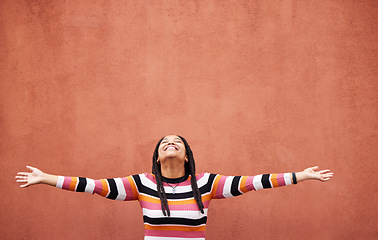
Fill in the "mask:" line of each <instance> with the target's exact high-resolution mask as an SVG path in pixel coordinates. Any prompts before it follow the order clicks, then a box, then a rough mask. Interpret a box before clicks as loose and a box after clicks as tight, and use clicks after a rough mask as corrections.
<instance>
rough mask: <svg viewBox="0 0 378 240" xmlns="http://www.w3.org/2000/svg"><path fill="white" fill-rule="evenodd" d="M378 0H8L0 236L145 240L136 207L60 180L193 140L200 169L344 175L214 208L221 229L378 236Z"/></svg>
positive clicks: (102, 173)
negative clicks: (162, 142)
mask: <svg viewBox="0 0 378 240" xmlns="http://www.w3.org/2000/svg"><path fill="white" fill-rule="evenodd" d="M377 12H378V4H377V1H373V0H371V1H352V0H349V1H310V0H308V1H289V0H284V1H248V0H238V1H236V0H235V1H215V0H213V1H177V0H176V1H173V0H167V1H113V0H112V1H104V0H99V1H48V0H45V1H36V0H35V1H13V0H12V1H11V0H2V1H0V17H1V19H0V24H1V25H0V61H1V62H0V70H1V72H0V74H1V75H0V131H1V133H0V154H1V155H0V156H1V162H0V170H1V178H0V183H1V188H2V194H1V195H0V200H1V214H0V232H1V237H0V238H1V239H141V238H142V236H143V224H142V215H141V210H140V209H139V205H138V203H137V202H118V201H111V200H107V199H104V198H102V197H100V196H91V195H90V194H80V193H72V192H67V191H62V190H59V189H54V188H52V187H48V186H35V187H31V188H27V189H20V188H19V187H18V185H19V184H17V183H15V180H14V176H15V174H16V173H17V172H18V171H20V170H23V169H24V166H25V165H27V164H30V165H31V166H35V167H39V168H41V169H42V170H44V171H46V172H49V173H54V174H61V175H71V176H86V177H92V178H101V177H104V178H105V177H118V176H126V175H129V174H135V173H140V172H145V171H147V172H150V171H151V157H152V151H153V149H154V146H155V143H156V142H157V141H158V139H159V138H160V137H162V136H164V135H166V134H170V133H178V134H181V135H183V136H184V137H186V138H187V139H188V141H189V143H190V144H191V146H192V149H193V151H194V154H195V159H196V163H197V170H198V172H201V171H210V172H214V173H222V174H226V175H254V174H259V173H265V172H266V173H273V172H288V171H299V170H303V169H304V168H305V167H310V166H313V165H319V166H320V167H321V168H330V169H332V170H333V171H334V172H335V177H334V179H333V180H332V181H330V182H328V183H325V184H322V183H320V182H305V183H301V184H299V185H297V186H289V187H285V188H280V189H272V190H266V191H258V192H253V193H248V194H246V195H243V196H240V197H237V198H234V199H227V200H218V201H213V202H212V205H211V206H210V213H209V220H208V229H207V236H208V239H210V240H211V239H256V240H258V239H264V240H265V239H308V240H318V239H323V240H330V239H332V240H339V239H340V240H341V239H377V238H378V230H377V229H378V226H377V221H376V217H375V215H376V213H377V211H378V206H377V204H376V202H377V201H376V199H377V197H378V196H377V195H378V194H377V192H378V189H377V185H376V180H375V179H376V177H375V175H373V174H374V173H376V171H377V167H378V166H377V157H378V147H377V145H378V140H377V133H378V128H377V117H378V98H377V92H378V83H377V50H378V48H377Z"/></svg>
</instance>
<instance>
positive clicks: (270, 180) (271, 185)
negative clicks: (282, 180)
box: [268, 174, 273, 188]
mask: <svg viewBox="0 0 378 240" xmlns="http://www.w3.org/2000/svg"><path fill="white" fill-rule="evenodd" d="M272 176H273V175H272V174H269V178H268V180H269V184H270V187H271V188H273V183H272Z"/></svg>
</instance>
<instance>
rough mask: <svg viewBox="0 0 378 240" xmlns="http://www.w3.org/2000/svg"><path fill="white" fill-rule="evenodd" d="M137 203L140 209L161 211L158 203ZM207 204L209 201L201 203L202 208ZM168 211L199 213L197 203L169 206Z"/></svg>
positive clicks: (207, 205)
mask: <svg viewBox="0 0 378 240" xmlns="http://www.w3.org/2000/svg"><path fill="white" fill-rule="evenodd" d="M139 203H140V206H141V208H146V209H149V210H161V204H159V203H151V202H147V201H140V202H139ZM209 203H210V201H209V200H208V201H204V202H203V206H204V208H208V207H209ZM169 209H170V210H177V211H185V210H188V211H199V209H198V205H197V203H193V204H185V205H169Z"/></svg>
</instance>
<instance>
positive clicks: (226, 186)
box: [223, 176, 234, 198]
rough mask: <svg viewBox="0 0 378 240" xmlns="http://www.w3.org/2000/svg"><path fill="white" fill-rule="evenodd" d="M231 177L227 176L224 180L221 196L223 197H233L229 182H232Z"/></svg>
mask: <svg viewBox="0 0 378 240" xmlns="http://www.w3.org/2000/svg"><path fill="white" fill-rule="evenodd" d="M233 179H234V177H233V176H228V177H227V178H226V181H225V182H224V187H223V197H225V198H228V197H233V195H232V194H231V184H232V180H233Z"/></svg>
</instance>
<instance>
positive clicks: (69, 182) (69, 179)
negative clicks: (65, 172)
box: [62, 177, 72, 190]
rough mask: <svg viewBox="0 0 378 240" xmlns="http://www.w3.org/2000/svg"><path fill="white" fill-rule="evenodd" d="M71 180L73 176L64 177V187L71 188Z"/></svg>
mask: <svg viewBox="0 0 378 240" xmlns="http://www.w3.org/2000/svg"><path fill="white" fill-rule="evenodd" d="M71 181H72V178H71V177H64V181H63V185H62V189H66V190H69V189H70V184H71Z"/></svg>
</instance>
